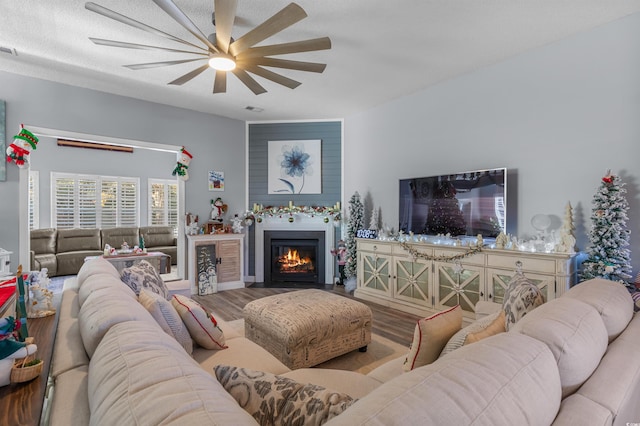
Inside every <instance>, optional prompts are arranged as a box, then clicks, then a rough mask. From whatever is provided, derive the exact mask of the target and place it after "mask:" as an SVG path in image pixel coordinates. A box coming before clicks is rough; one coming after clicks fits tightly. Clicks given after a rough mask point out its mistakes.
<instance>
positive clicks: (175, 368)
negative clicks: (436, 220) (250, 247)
mask: <svg viewBox="0 0 640 426" xmlns="http://www.w3.org/2000/svg"><path fill="white" fill-rule="evenodd" d="M105 263H106V262H105ZM107 264H108V263H107ZM108 265H109V266H111V265H110V264H108ZM59 315H60V318H59V326H58V330H57V336H56V343H55V348H54V354H53V361H52V369H51V376H52V378H53V380H54V387H53V397H52V401H51V407H50V416H49V421H50V424H51V425H52V426H58V425H64V426H69V425H88V424H92V425H119V426H121V425H156V424H194V425H195V424H197V425H205V424H211V425H213V424H216V425H234V426H235V425H244V424H247V425H250V424H252V425H255V424H257V422H256V420H255V419H254V418H253V417H251V416H250V415H249V414H248V413H247V412H246V411H245V410H243V408H241V407H240V406H239V405H238V403H237V402H236V400H235V399H234V398H233V397H232V396H230V394H229V393H227V391H226V390H225V389H224V388H223V386H222V385H221V383H220V382H219V381H218V380H217V379H216V375H215V373H214V371H213V370H214V367H215V366H216V365H219V364H222V365H232V366H238V367H245V368H249V369H252V370H258V371H265V372H269V373H272V374H276V375H283V376H285V377H289V378H291V379H294V380H297V381H299V382H303V383H306V382H309V383H314V384H317V385H321V386H324V387H327V388H329V389H333V390H335V391H338V392H342V393H346V394H348V395H350V396H351V397H353V398H355V399H358V400H357V401H356V402H355V403H353V404H352V405H351V406H350V407H349V408H347V409H346V410H345V411H344V412H342V414H339V415H337V416H336V417H333V418H332V419H331V420H329V422H328V423H327V424H335V425H360V424H368V425H392V424H397V425H428V424H434V425H440V424H477V425H485V424H486V425H502V424H504V425H507V424H509V425H512V424H523V425H524V424H527V425H535V424H540V425H545V424H556V425H576V424H589V425H610V424H614V425H625V424H627V423H630V422H640V403H639V402H640V356H639V355H640V338H639V336H640V316H639V315H638V314H634V313H633V303H632V300H631V297H630V296H629V294H628V293H627V292H626V290H625V289H624V288H623V287H622V286H620V285H618V284H615V283H612V282H609V281H604V280H591V281H589V282H585V283H581V284H579V285H577V286H576V287H574V288H573V289H572V290H570V291H569V292H568V293H566V294H565V295H563V297H561V298H559V299H556V300H552V301H550V302H547V303H545V304H544V305H542V306H540V307H538V308H536V309H535V310H533V311H531V312H530V313H529V314H527V315H526V316H525V317H523V318H522V319H521V320H520V321H519V322H518V323H517V324H516V326H514V327H512V329H511V330H510V331H509V332H505V333H500V334H498V335H495V336H492V337H488V338H486V339H483V340H481V341H479V342H477V343H473V344H471V345H466V346H464V347H462V348H460V349H457V350H455V351H453V352H451V353H449V354H447V355H446V356H443V357H442V358H440V359H438V360H437V361H436V362H434V363H432V364H430V365H427V366H424V367H420V368H417V369H415V370H413V371H411V372H406V373H404V372H402V368H401V362H402V360H401V359H399V360H395V361H391V362H390V363H388V364H386V365H383V366H382V367H380V368H378V369H376V370H374V371H372V372H371V373H369V374H368V375H362V374H358V373H354V372H347V371H337V370H322V369H316V368H309V369H300V370H295V371H290V370H289V369H288V368H287V367H286V366H284V365H283V364H282V363H281V362H280V361H278V360H277V359H276V358H274V357H273V356H272V355H270V354H269V353H268V352H267V351H266V350H264V349H262V348H261V347H259V346H258V345H256V344H254V343H252V342H251V341H249V340H248V339H246V338H244V337H242V336H240V335H239V334H238V333H237V332H234V330H233V329H232V328H230V327H229V326H228V325H227V324H225V323H224V322H223V321H219V325H220V327H221V328H222V330H223V331H224V334H225V338H226V344H227V346H228V348H227V349H223V350H217V351H215V350H207V349H203V348H199V347H196V348H195V349H194V351H193V355H192V356H191V355H189V354H188V353H187V352H186V351H185V350H184V349H183V347H182V346H180V345H179V344H178V343H177V342H176V341H175V339H173V337H171V336H169V335H168V334H167V333H165V332H164V331H163V330H162V329H161V328H160V326H158V324H157V323H156V322H155V320H154V319H153V317H152V316H151V315H150V314H149V313H148V312H147V310H146V309H145V308H144V307H142V305H141V304H140V303H139V302H138V301H137V298H136V296H135V294H134V293H133V292H132V291H130V289H129V288H128V287H126V286H125V285H123V283H122V282H121V281H120V280H119V276H118V273H117V271H115V268H114V269H113V270H110V269H109V268H108V267H106V266H105V265H104V264H103V263H101V262H97V261H95V262H94V261H92V262H88V263H87V264H86V265H85V266H83V268H82V270H81V271H80V273H79V275H78V278H77V281H76V285H73V286H71V285H67V286H66V288H65V289H64V292H63V296H62V302H61V307H60V310H59ZM214 315H215V313H214Z"/></svg>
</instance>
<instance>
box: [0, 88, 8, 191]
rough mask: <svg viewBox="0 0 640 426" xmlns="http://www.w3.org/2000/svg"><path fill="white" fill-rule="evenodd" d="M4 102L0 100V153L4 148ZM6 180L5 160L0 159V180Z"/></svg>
mask: <svg viewBox="0 0 640 426" xmlns="http://www.w3.org/2000/svg"><path fill="white" fill-rule="evenodd" d="M5 117H6V112H5V102H4V101H3V100H0V149H2V153H3V155H4V152H5V150H6V147H5V143H6V124H5ZM5 180H7V162H6V161H0V181H5Z"/></svg>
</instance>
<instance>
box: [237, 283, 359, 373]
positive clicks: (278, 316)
mask: <svg viewBox="0 0 640 426" xmlns="http://www.w3.org/2000/svg"><path fill="white" fill-rule="evenodd" d="M244 330H245V336H246V337H247V338H249V339H250V340H252V341H253V342H255V343H257V344H258V345H260V346H262V347H263V348H265V349H266V350H268V351H269V352H270V353H271V354H273V355H274V356H275V357H276V358H278V359H279V360H280V361H282V363H283V364H285V365H286V366H287V367H289V368H291V369H292V370H294V369H297V368H304V367H311V366H314V365H317V364H320V363H321V362H324V361H327V360H329V359H331V358H335V357H337V356H339V355H342V354H346V353H347V352H350V351H352V350H354V349H360V350H361V351H366V348H367V345H368V344H369V343H370V342H371V309H369V307H368V306H367V305H365V304H363V303H360V302H357V301H355V300H351V299H348V298H346V297H342V296H338V295H335V294H331V293H329V292H326V291H322V290H299V291H293V292H290V293H284V294H278V295H275V296H269V297H264V298H262V299H258V300H254V301H253V302H249V303H247V305H246V306H245V307H244Z"/></svg>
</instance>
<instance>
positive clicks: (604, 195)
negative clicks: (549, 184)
mask: <svg viewBox="0 0 640 426" xmlns="http://www.w3.org/2000/svg"><path fill="white" fill-rule="evenodd" d="M624 186H625V184H624V183H623V182H622V180H621V179H620V177H619V176H616V175H612V174H611V172H610V171H609V172H607V175H606V176H605V177H603V178H602V182H601V184H600V188H598V192H596V194H595V195H594V196H593V202H592V203H593V208H592V210H591V212H592V213H591V230H590V231H589V242H590V246H589V249H588V250H587V254H588V256H589V257H588V259H587V260H586V261H584V262H583V264H582V268H583V269H582V272H581V274H580V277H581V279H582V280H588V279H591V278H596V277H601V278H605V279H607V280H611V281H619V282H622V283H624V284H625V285H627V286H629V284H628V280H629V279H630V278H631V262H630V251H629V249H627V248H625V247H627V246H628V245H629V234H630V232H629V229H627V226H626V224H627V220H628V217H627V210H629V203H628V202H627V199H626V198H625V194H626V192H627V190H626V189H625V188H624Z"/></svg>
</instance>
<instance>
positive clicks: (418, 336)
mask: <svg viewBox="0 0 640 426" xmlns="http://www.w3.org/2000/svg"><path fill="white" fill-rule="evenodd" d="M460 327H462V308H461V307H460V305H456V306H454V307H453V308H450V309H447V310H446V311H443V312H440V313H437V314H435V315H431V316H430V317H428V318H423V319H421V320H419V321H418V323H417V324H416V328H415V331H414V333H413V342H412V343H411V348H410V349H409V353H408V354H407V357H406V358H405V360H404V365H403V366H402V368H403V370H404V371H411V370H413V369H414V368H418V367H422V366H423V365H427V364H431V363H432V362H433V361H435V360H436V359H438V356H439V355H440V352H442V348H444V346H445V344H446V343H447V341H448V340H449V339H450V338H451V336H453V335H454V334H455V333H456V332H457V331H458V330H460Z"/></svg>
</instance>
